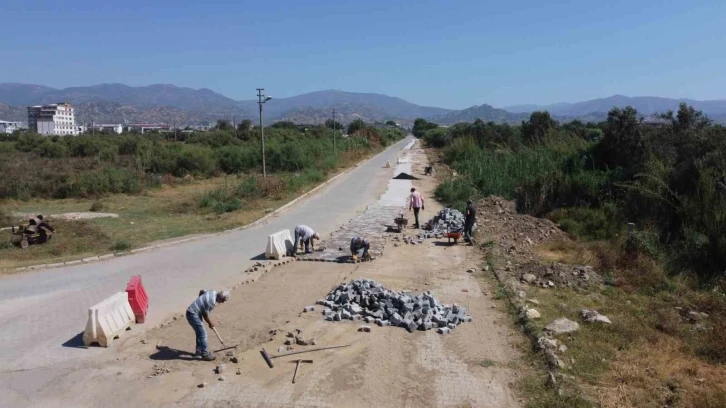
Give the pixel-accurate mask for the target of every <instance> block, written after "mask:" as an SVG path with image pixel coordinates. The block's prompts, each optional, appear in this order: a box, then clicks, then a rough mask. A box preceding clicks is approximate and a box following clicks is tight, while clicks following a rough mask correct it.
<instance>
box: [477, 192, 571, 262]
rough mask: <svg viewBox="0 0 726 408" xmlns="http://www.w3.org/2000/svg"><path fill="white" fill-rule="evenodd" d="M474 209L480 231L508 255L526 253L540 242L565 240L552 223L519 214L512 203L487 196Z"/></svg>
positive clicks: (563, 235) (564, 235) (562, 233)
mask: <svg viewBox="0 0 726 408" xmlns="http://www.w3.org/2000/svg"><path fill="white" fill-rule="evenodd" d="M476 205H477V224H478V225H479V228H480V229H481V231H482V232H484V233H485V234H486V235H487V236H490V237H492V238H493V239H494V240H495V241H496V242H497V243H498V244H499V245H500V246H501V247H502V249H503V250H504V251H505V252H507V253H511V254H515V253H520V254H521V253H528V252H529V251H528V248H530V247H532V246H534V245H537V244H540V243H542V242H546V241H553V240H561V239H568V238H567V235H566V234H565V233H564V232H562V231H561V230H560V229H559V228H557V226H556V225H555V224H554V223H553V222H552V221H550V220H547V219H541V218H536V217H532V216H530V215H526V214H518V213H517V209H516V204H515V203H514V202H513V201H508V200H504V199H502V198H499V197H495V196H490V197H487V198H484V199H481V200H479V201H478V202H477V203H476Z"/></svg>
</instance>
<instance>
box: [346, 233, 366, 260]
mask: <svg viewBox="0 0 726 408" xmlns="http://www.w3.org/2000/svg"><path fill="white" fill-rule="evenodd" d="M370 249H371V244H370V242H368V240H367V239H365V238H363V237H355V238H353V239H351V240H350V254H351V256H352V257H353V260H354V261H355V260H356V259H358V252H359V251H360V250H363V254H362V255H361V259H364V260H368V259H370V258H371V255H370V254H369V253H368V251H369V250H370Z"/></svg>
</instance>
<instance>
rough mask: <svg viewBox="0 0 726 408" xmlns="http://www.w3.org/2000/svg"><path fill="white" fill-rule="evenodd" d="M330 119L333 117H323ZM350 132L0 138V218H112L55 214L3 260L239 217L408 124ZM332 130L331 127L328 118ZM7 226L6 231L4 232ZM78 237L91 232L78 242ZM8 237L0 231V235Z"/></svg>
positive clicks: (133, 240) (65, 253) (118, 246)
mask: <svg viewBox="0 0 726 408" xmlns="http://www.w3.org/2000/svg"><path fill="white" fill-rule="evenodd" d="M332 125H333V124H332V121H331V123H330V126H332ZM357 126H358V127H357V128H356V129H354V132H353V133H350V136H349V137H343V134H342V132H341V131H340V130H338V131H337V134H336V141H335V150H334V148H333V131H332V129H330V128H328V127H326V126H298V125H295V124H292V123H289V122H278V123H275V124H272V125H271V126H269V127H266V128H265V164H266V170H267V177H266V178H265V177H263V176H262V148H261V143H260V140H259V128H253V127H252V126H251V125H250V123H249V121H245V122H243V123H242V124H240V126H238V127H237V129H234V128H233V127H232V126H231V125H230V124H229V123H227V122H220V123H218V125H217V127H216V128H214V129H212V130H209V131H205V132H188V133H187V132H182V131H179V132H177V133H148V134H147V133H144V134H143V135H141V134H121V135H117V134H97V135H92V134H84V135H80V136H74V137H44V136H41V135H37V134H33V133H23V132H16V133H14V134H12V135H0V173H2V174H3V177H2V178H0V221H2V222H3V224H2V225H0V227H5V226H8V225H9V223H10V222H11V221H12V222H17V221H18V219H17V218H18V217H11V215H12V213H13V212H21V213H30V214H35V213H40V214H46V215H48V214H59V213H64V212H110V213H117V214H119V215H120V216H119V217H118V218H98V219H93V220H87V221H82V222H81V221H73V222H62V221H57V220H52V222H54V224H59V225H60V228H57V229H58V236H57V237H55V238H54V239H52V240H51V241H50V242H48V243H47V244H45V245H42V246H31V248H30V249H29V250H27V251H20V250H19V249H17V248H14V247H12V246H9V245H3V246H2V247H0V259H1V260H2V261H0V268H8V267H12V266H19V265H25V264H31V263H46V262H47V263H54V262H61V261H65V260H69V259H77V258H78V257H79V256H86V255H90V254H94V253H103V252H109V251H123V250H127V249H129V248H135V247H140V246H143V245H144V244H146V243H149V242H152V241H156V240H163V239H168V238H173V237H178V236H182V235H188V234H195V233H201V232H210V231H219V230H224V229H229V228H233V227H236V226H240V225H244V224H247V223H249V222H251V221H253V220H254V219H256V218H259V217H260V216H262V215H264V214H265V213H266V212H269V211H271V209H273V208H276V207H278V206H279V205H281V204H282V203H284V202H285V201H287V200H289V199H291V198H293V197H295V196H297V195H299V194H300V193H302V192H304V191H307V190H309V189H310V188H312V187H313V186H315V185H317V184H320V183H321V182H323V181H324V180H326V179H327V178H328V177H329V176H330V175H331V174H334V173H336V172H338V171H339V170H340V169H342V168H345V167H348V166H351V165H353V164H355V163H357V162H358V161H360V160H362V159H364V158H366V157H369V156H370V155H372V154H375V153H377V152H379V151H380V150H381V149H382V148H384V147H385V146H388V145H390V144H391V143H393V142H395V141H397V140H400V139H402V138H403V137H404V136H405V134H406V132H405V131H404V130H402V129H398V128H395V127H391V126H386V127H381V128H374V127H372V126H369V125H367V124H365V123H362V124H358V125H357ZM336 127H337V128H338V129H340V124H336ZM3 233H4V234H7V235H8V236H7V237H6V238H8V240H9V231H5V232H3ZM81 236H84V237H93V238H92V239H89V240H88V241H89V242H90V243H92V244H93V243H95V245H90V246H89V245H87V244H88V243H85V242H82V240H81V239H80V237H81ZM3 241H5V240H3Z"/></svg>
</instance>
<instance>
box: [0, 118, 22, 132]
mask: <svg viewBox="0 0 726 408" xmlns="http://www.w3.org/2000/svg"><path fill="white" fill-rule="evenodd" d="M22 128H23V123H22V122H7V121H4V120H0V133H13V132H15V131H16V130H18V129H22Z"/></svg>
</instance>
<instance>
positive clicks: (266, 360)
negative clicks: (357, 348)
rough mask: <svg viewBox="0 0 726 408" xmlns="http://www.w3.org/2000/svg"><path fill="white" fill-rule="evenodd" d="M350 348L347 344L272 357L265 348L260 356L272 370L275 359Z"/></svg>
mask: <svg viewBox="0 0 726 408" xmlns="http://www.w3.org/2000/svg"><path fill="white" fill-rule="evenodd" d="M350 346H351V345H350V344H346V345H345V346H329V347H319V348H314V349H310V350H301V351H293V352H292V353H285V354H279V355H276V356H271V355H269V354H267V351H265V349H264V348H263V349H262V350H260V354H262V358H264V359H265V363H267V365H268V366H270V368H272V367H274V365H273V364H272V359H273V358H280V357H287V356H292V355H294V354H301V353H310V352H311V351H321V350H330V349H336V348H341V347H350Z"/></svg>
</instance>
